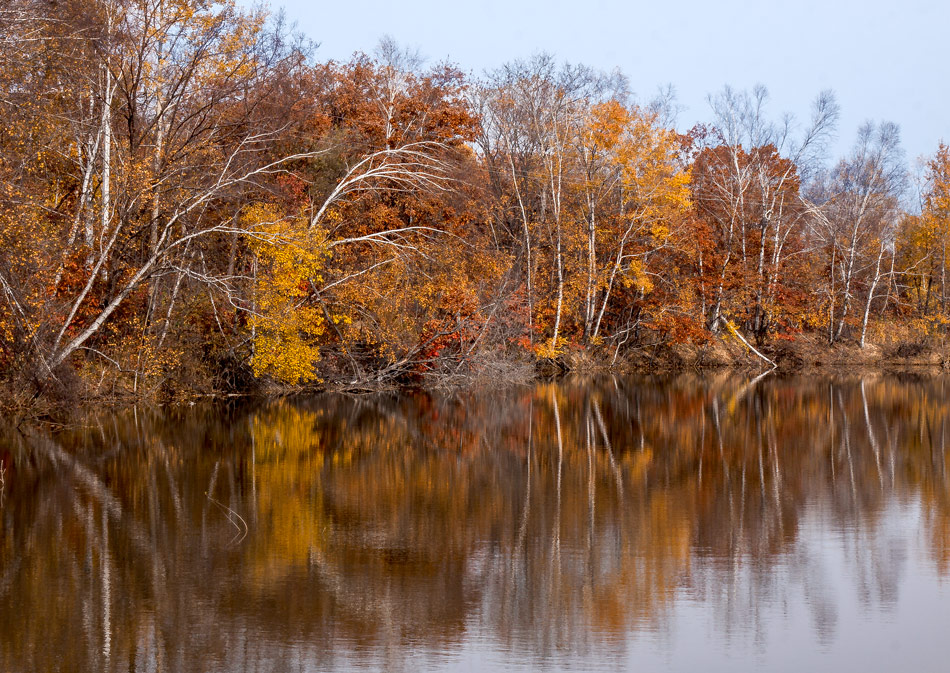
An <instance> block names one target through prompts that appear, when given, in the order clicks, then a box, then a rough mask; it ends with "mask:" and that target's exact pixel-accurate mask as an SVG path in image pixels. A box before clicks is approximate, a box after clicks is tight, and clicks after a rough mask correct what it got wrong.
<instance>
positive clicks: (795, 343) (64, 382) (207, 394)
mask: <svg viewBox="0 0 950 673" xmlns="http://www.w3.org/2000/svg"><path fill="white" fill-rule="evenodd" d="M750 346H751V345H747V344H745V343H743V342H742V341H740V340H739V339H737V338H735V337H734V336H732V335H715V336H710V337H708V338H707V339H705V340H704V341H703V342H702V343H680V344H671V343H658V344H655V345H652V346H642V347H639V348H636V349H630V350H629V351H628V352H627V353H623V354H618V353H617V352H616V351H613V350H611V349H606V348H597V347H592V348H583V347H569V348H566V349H565V350H564V352H562V353H561V354H560V355H559V356H558V357H557V358H553V359H551V358H533V357H531V356H530V354H529V353H528V352H524V353H522V354H520V355H518V356H509V357H498V356H486V355H484V354H483V355H482V356H481V357H475V358H473V361H472V363H470V364H469V365H468V366H467V367H466V368H465V369H464V370H460V369H458V368H451V367H444V368H441V369H440V368H439V367H432V368H431V369H429V370H427V371H424V372H420V373H419V374H418V375H415V376H411V377H401V378H385V377H375V378H374V377H373V375H372V374H371V373H368V372H367V373H364V376H363V377H362V378H359V379H355V378H350V377H346V376H342V375H340V373H339V372H337V374H336V375H335V376H326V377H325V378H323V379H322V380H320V381H317V382H311V383H307V384H303V385H287V384H281V383H278V382H275V381H273V380H270V379H266V378H265V379H253V378H252V377H251V376H250V375H247V376H242V377H238V378H236V379H235V378H232V379H231V380H232V381H236V382H237V383H238V385H234V386H222V385H220V382H221V381H222V380H224V379H217V383H218V385H214V383H215V381H214V380H213V379H205V380H201V381H197V380H196V379H193V378H192V379H191V380H190V382H189V379H188V378H185V377H176V376H174V374H175V372H172V373H170V374H169V375H168V376H166V379H165V382H164V383H163V384H162V385H158V386H156V385H154V382H153V385H151V386H148V385H140V386H139V387H138V388H136V386H135V384H136V383H137V382H135V381H130V382H127V383H128V384H127V385H113V386H112V387H111V389H110V390H108V391H103V390H102V389H101V386H96V381H94V380H89V378H88V377H85V376H83V373H82V372H67V375H66V376H65V377H64V376H61V377H59V378H58V379H57V380H56V381H54V382H51V383H49V384H47V385H46V386H45V387H39V386H33V387H32V389H31V386H30V385H24V384H23V383H22V382H20V384H19V385H16V382H12V381H6V382H4V383H3V386H2V388H0V413H2V415H3V416H4V417H5V418H6V419H7V420H8V421H10V420H12V421H13V423H14V424H15V425H16V424H20V423H22V422H24V421H26V420H35V419H44V418H46V419H49V418H59V417H62V416H63V415H64V414H65V415H69V412H70V411H72V410H74V409H77V408H85V407H87V406H105V407H125V406H131V405H133V404H141V403H145V404H151V405H168V404H172V405H174V404H182V403H184V404H193V403H196V402H200V401H208V400H216V401H227V400H239V399H269V398H278V397H287V396H295V395H307V394H318V393H322V392H344V393H350V394H367V393H378V392H397V391H403V390H414V389H415V390H419V389H422V390H426V389H441V390H463V389H469V388H478V387H483V386H511V385H527V384H529V383H531V382H532V381H535V380H544V379H552V378H560V377H563V376H566V375H571V374H579V375H601V374H617V375H636V374H655V373H664V374H669V373H676V372H680V371H689V370H694V371H712V370H734V371H748V372H750V373H752V372H755V373H761V372H765V371H769V370H774V371H777V372H784V373H790V372H818V371H822V370H832V371H833V370H838V369H842V368H848V369H849V370H854V369H855V368H857V369H862V370H868V371H875V370H880V371H891V370H913V371H920V370H933V371H935V372H936V371H940V370H946V369H948V367H950V349H948V348H947V345H946V344H945V343H943V342H942V341H941V340H939V339H935V338H923V339H922V338H908V337H907V335H901V334H897V333H892V334H890V335H880V336H879V338H878V340H876V341H874V342H871V341H869V342H867V343H866V344H865V345H864V347H863V348H862V347H860V346H859V345H858V344H857V343H850V342H845V343H836V344H834V345H829V344H828V343H827V340H826V339H824V338H823V337H821V336H819V335H817V334H803V335H797V336H796V337H795V338H792V339H789V338H784V339H774V340H771V341H770V342H767V343H764V344H758V345H757V346H751V347H750ZM753 349H754V350H753ZM331 371H332V370H331ZM169 381H175V382H176V384H174V385H170V384H169V383H168V382H169ZM196 382H199V383H201V385H190V384H189V383H196Z"/></svg>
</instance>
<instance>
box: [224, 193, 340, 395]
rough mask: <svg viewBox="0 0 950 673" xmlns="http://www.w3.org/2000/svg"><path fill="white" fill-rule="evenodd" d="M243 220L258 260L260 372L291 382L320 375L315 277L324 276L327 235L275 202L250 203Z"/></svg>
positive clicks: (255, 328) (254, 321)
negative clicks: (313, 289)
mask: <svg viewBox="0 0 950 673" xmlns="http://www.w3.org/2000/svg"><path fill="white" fill-rule="evenodd" d="M243 220H244V221H243V224H244V226H245V228H246V230H247V232H248V237H249V239H250V246H251V249H252V251H253V252H254V254H255V255H256V265H257V268H256V274H255V279H254V284H255V287H254V310H253V313H252V317H251V329H252V334H253V341H254V357H253V360H252V367H253V370H254V375H255V376H264V375H269V376H272V377H273V378H275V379H277V380H278V381H281V382H284V383H290V384H295V383H301V382H306V381H312V380H315V379H316V374H315V371H314V365H315V363H316V362H317V361H318V360H319V359H320V352H319V347H318V345H317V343H316V342H317V339H318V338H319V337H320V335H321V334H323V330H324V320H323V316H322V315H321V312H320V310H319V308H318V307H316V306H315V305H314V304H313V297H312V292H311V283H319V282H321V280H322V278H321V276H320V270H321V269H322V268H323V262H324V259H325V257H326V256H327V255H328V252H327V247H326V237H325V235H324V233H323V231H322V230H320V229H317V228H310V227H308V221H307V219H306V218H305V217H285V216H284V215H283V214H282V213H280V212H279V210H278V209H277V208H276V207H275V206H273V205H270V204H254V205H252V206H249V207H248V208H246V209H245V211H244V214H243Z"/></svg>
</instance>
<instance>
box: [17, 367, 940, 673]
mask: <svg viewBox="0 0 950 673" xmlns="http://www.w3.org/2000/svg"><path fill="white" fill-rule="evenodd" d="M948 385H950V379H947V378H944V377H932V378H931V377H922V378H906V377H905V378H900V377H874V378H865V379H858V378H839V379H835V378H822V379H796V378H791V379H781V378H775V377H765V378H761V379H758V380H754V381H749V380H738V379H737V378H736V377H735V376H732V375H726V374H723V375H719V376H714V377H698V376H681V377H677V378H672V379H657V380H644V379H636V380H632V379H612V378H610V379H603V380H598V381H593V382H592V381H589V380H585V381H580V380H578V381H574V380H569V381H565V382H561V383H557V384H544V385H539V386H537V387H534V388H513V389H509V390H502V391H475V392H470V393H463V394H457V395H446V396H435V395H427V394H421V393H418V394H411V395H404V396H398V397H396V396H374V397H349V396H330V395H327V396H321V397H318V398H314V399H311V400H307V401H295V402H290V401H281V402H275V403H273V404H269V405H266V406H263V407H258V408H244V409H220V408H204V409H199V410H188V411H183V410H179V411H172V412H168V413H164V414H162V413H158V412H143V411H141V410H137V411H133V412H129V413H127V414H123V415H120V416H106V415H101V416H96V415H91V416H89V417H87V418H86V419H85V421H84V424H83V428H82V429H79V430H72V431H69V432H62V433H59V434H57V435H55V436H51V435H48V434H43V433H42V432H39V431H33V432H30V433H28V434H25V435H23V434H19V433H16V432H7V433H5V435H4V436H3V440H2V441H3V444H2V448H0V459H2V465H3V470H4V471H3V473H4V493H3V500H2V509H0V532H2V536H0V540H2V547H0V606H2V608H0V669H2V670H5V671H51V670H62V671H72V670H75V671H86V670H104V671H111V670H123V671H129V670H131V671H152V670H156V671H157V670H162V671H164V670H172V671H177V670H181V671H186V670H187V671H234V670H236V671H256V670H282V669H283V668H290V669H293V670H297V669H299V668H303V669H308V668H346V667H352V668H366V667H369V668H375V667H380V668H383V669H385V670H399V669H407V668H413V667H416V665H417V663H418V662H419V661H420V657H422V658H423V659H424V660H425V662H427V663H426V665H429V666H433V667H439V666H440V663H439V662H442V664H444V665H449V664H450V663H452V662H456V663H457V661H458V660H457V659H453V658H452V657H456V658H458V657H462V658H463V659H464V657H465V656H468V655H466V654H465V653H466V652H469V653H470V652H471V651H472V648H475V649H478V648H482V649H488V650H491V651H492V652H495V653H496V655H497V656H498V657H499V659H498V661H499V662H500V663H499V665H502V664H505V663H506V662H507V663H509V664H512V665H513V664H516V663H518V662H521V663H525V662H527V663H529V664H530V663H531V662H534V663H535V664H538V665H540V664H544V663H545V662H547V663H550V664H552V665H559V663H558V662H561V663H564V662H570V661H574V662H577V661H587V662H590V661H593V660H595V659H596V660H597V661H601V662H610V661H615V662H616V661H620V662H622V661H623V659H624V657H625V653H626V652H627V651H628V649H629V648H630V647H631V643H636V642H638V639H641V638H650V639H654V640H657V641H660V642H663V643H665V647H669V648H674V649H675V648H678V647H685V646H688V645H689V644H688V643H682V642H678V641H677V640H676V638H675V637H674V629H673V628H672V626H671V625H672V624H673V623H674V622H675V620H676V618H677V612H678V611H682V610H684V609H685V608H684V607H683V606H699V608H700V609H701V610H704V611H706V612H708V613H709V614H710V615H711V617H710V619H711V622H712V623H714V624H715V628H716V630H717V633H718V634H719V635H718V636H717V638H719V639H720V640H721V642H723V643H725V645H724V646H726V647H735V648H738V652H739V653H740V654H741V652H743V651H745V650H744V649H743V648H746V647H754V643H755V642H762V641H763V640H764V639H766V638H767V636H768V633H769V631H770V629H771V630H774V629H783V628H794V625H789V624H787V623H786V624H783V623H775V620H774V619H773V618H772V616H773V615H774V614H775V607H776V606H784V607H783V609H784V610H786V612H788V611H789V610H791V612H792V613H794V612H795V610H797V609H798V608H797V607H796V606H800V607H801V608H802V609H803V610H804V611H805V612H806V613H807V615H808V617H807V620H806V623H807V624H808V626H807V628H808V629H810V630H811V636H810V637H811V638H812V639H813V640H814V642H816V643H818V644H820V645H828V644H830V643H833V642H834V641H835V639H836V634H837V632H838V630H839V629H840V628H841V620H842V619H843V617H842V615H841V614H840V609H839V599H840V595H841V594H842V593H844V592H851V593H854V594H855V595H856V596H857V597H858V602H859V604H860V606H861V608H862V609H863V610H865V611H867V612H868V613H873V612H875V611H883V612H884V613H887V612H888V611H890V610H893V607H894V606H895V605H896V604H897V602H898V600H899V598H900V592H901V587H902V585H903V582H904V581H905V579H906V578H907V577H908V575H909V574H912V573H915V572H917V570H916V569H915V568H914V567H913V563H914V561H913V558H912V554H913V553H914V550H915V549H916V547H920V541H919V536H921V535H922V536H923V540H924V544H923V547H922V548H923V550H924V553H925V559H926V560H925V563H924V565H925V566H926V567H927V568H928V569H929V572H930V573H932V575H933V577H934V578H935V581H936V578H946V576H947V575H948V571H950V479H948V475H947V459H948V451H947V446H946V436H947V420H948V418H950V411H948V408H947V406H946V404H945V400H946V399H947V392H948ZM828 539H833V540H836V541H837V544H838V546H839V549H840V552H841V553H840V558H843V559H845V565H846V566H847V567H846V568H845V570H844V573H845V576H846V577H847V578H848V579H849V582H850V586H837V584H840V577H839V575H840V574H841V573H839V572H838V570H837V569H836V568H834V567H833V565H830V562H829V553H828V548H827V544H826V543H825V542H822V541H823V540H824V541H827V540H828ZM835 578H838V579H835ZM788 606H792V607H791V608H790V607H788ZM730 643H731V645H730ZM749 643H752V645H749ZM439 657H442V658H441V659H440V658H439Z"/></svg>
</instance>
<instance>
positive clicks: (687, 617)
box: [626, 503, 950, 673]
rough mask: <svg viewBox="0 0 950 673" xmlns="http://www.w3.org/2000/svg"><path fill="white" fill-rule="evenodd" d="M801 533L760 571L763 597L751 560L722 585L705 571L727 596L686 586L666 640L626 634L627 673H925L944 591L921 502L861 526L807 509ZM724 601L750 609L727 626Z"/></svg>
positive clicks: (938, 640) (941, 656) (937, 638)
mask: <svg viewBox="0 0 950 673" xmlns="http://www.w3.org/2000/svg"><path fill="white" fill-rule="evenodd" d="M799 533H800V537H799V539H798V541H797V542H796V545H795V549H794V551H793V552H791V553H790V554H789V555H788V558H787V560H786V562H785V563H782V564H779V565H774V566H772V567H771V568H770V569H768V570H767V571H765V572H768V573H769V575H770V578H769V580H770V585H769V586H770V588H771V589H772V590H774V593H773V594H772V595H760V594H757V587H758V586H759V584H758V581H759V578H756V577H755V574H756V571H755V569H754V568H752V567H751V566H750V565H748V564H746V565H741V566H739V567H737V568H736V569H735V571H734V572H733V573H732V574H733V577H731V578H727V577H725V574H724V573H722V572H721V571H716V572H713V573H711V576H710V577H709V578H708V581H709V582H710V583H711V584H714V585H716V587H717V590H719V591H722V588H723V587H724V586H725V587H729V590H730V592H731V595H728V596H725V595H721V594H720V595H717V596H709V595H707V596H706V600H697V599H696V598H695V597H694V595H693V594H694V592H693V591H692V590H684V591H683V592H682V593H681V595H680V596H679V597H678V598H677V600H676V604H675V607H674V608H673V610H672V613H673V614H674V620H673V622H674V623H673V627H672V630H671V632H670V633H669V634H664V635H663V636H662V637H659V638H655V639H651V638H644V637H643V634H636V635H634V636H633V637H631V639H630V641H629V643H628V649H627V662H626V665H627V670H640V671H655V670H674V671H711V672H716V671H723V672H727V671H728V672H730V673H732V672H733V671H736V670H752V669H757V670H766V671H790V672H791V671H795V672H801V671H861V672H873V671H902V670H903V671H930V670H934V669H933V666H934V663H935V662H939V661H943V660H945V659H946V656H947V618H948V606H950V585H948V584H947V583H946V582H943V583H941V582H940V578H939V577H938V576H937V574H936V569H935V567H934V564H933V561H932V559H931V558H930V556H929V550H928V549H927V546H926V543H925V541H924V540H923V536H922V528H921V515H920V507H919V505H916V504H915V505H907V506H899V505H897V504H894V503H892V504H891V505H889V506H888V507H887V508H886V510H885V511H884V512H882V514H881V518H880V520H879V521H877V522H876V523H875V524H874V529H873V530H869V529H867V528H866V527H864V526H863V525H862V524H860V523H859V524H857V525H848V526H847V527H844V528H842V527H840V526H837V525H833V524H831V523H829V517H828V516H827V512H822V511H821V508H820V506H818V505H815V504H813V505H811V506H810V508H809V511H808V512H807V513H806V514H805V516H804V518H803V520H802V525H801V528H800V531H799ZM698 574H702V571H700V572H699V573H698ZM726 600H728V601H732V602H733V603H734V604H735V605H737V606H738V607H739V609H751V610H752V612H751V613H750V614H746V615H745V618H744V619H743V618H742V616H740V618H739V619H736V620H733V619H729V620H728V622H726V621H724V620H725V619H726V615H724V614H723V611H722V606H721V605H717V603H720V602H721V601H726ZM726 623H728V624H730V626H729V627H727V626H726ZM743 624H744V625H745V626H744V627H743V626H742V625H743ZM737 627H738V630H737ZM727 631H729V633H728V635H727V636H724V634H725V633H726V632H727Z"/></svg>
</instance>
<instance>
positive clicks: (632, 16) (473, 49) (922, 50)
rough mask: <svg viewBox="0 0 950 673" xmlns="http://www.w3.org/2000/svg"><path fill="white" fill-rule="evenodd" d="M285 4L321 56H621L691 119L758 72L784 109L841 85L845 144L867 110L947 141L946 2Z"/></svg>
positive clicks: (492, 61) (375, 0) (804, 110)
mask: <svg viewBox="0 0 950 673" xmlns="http://www.w3.org/2000/svg"><path fill="white" fill-rule="evenodd" d="M281 6H283V7H284V8H285V11H286V14H287V18H288V19H290V20H292V21H296V22H297V24H298V27H299V28H300V29H301V30H302V31H303V32H304V33H306V34H307V35H308V36H309V37H311V38H312V39H314V40H316V41H317V42H319V43H320V44H321V46H320V48H319V50H318V52H317V56H318V58H320V59H321V60H325V59H331V58H332V59H337V60H345V59H347V58H349V56H350V55H351V54H352V53H353V52H355V51H366V52H369V51H371V50H372V49H373V47H374V46H375V44H376V43H377V41H378V40H379V38H380V37H381V36H383V35H385V34H389V35H391V36H392V37H393V38H395V39H396V41H397V42H399V43H400V44H403V45H406V46H410V47H415V48H418V49H419V51H420V52H421V53H422V55H423V56H425V57H427V58H428V59H429V60H430V61H439V60H443V59H446V58H448V59H449V60H451V61H452V62H454V63H455V64H457V65H458V66H459V67H460V68H461V69H462V70H465V71H470V72H473V73H476V74H480V73H481V72H482V71H483V70H485V69H486V68H494V67H497V66H498V65H501V64H502V63H504V62H505V61H508V60H511V59H514V58H519V57H526V56H530V55H531V54H532V53H533V52H536V51H548V52H551V53H553V54H555V55H556V56H557V57H558V58H559V59H561V60H568V61H571V62H580V63H585V64H587V65H590V66H594V67H597V68H600V69H604V70H610V69H613V68H614V67H619V68H620V69H621V70H622V71H623V72H624V73H626V75H627V76H628V77H629V78H630V82H631V85H632V87H633V89H634V91H635V92H636V94H637V95H638V97H639V98H641V99H648V98H650V97H651V96H652V95H653V94H654V93H655V91H656V90H657V88H658V87H660V86H662V85H665V84H667V83H670V84H673V85H674V86H675V87H676V91H677V94H678V101H679V104H680V105H681V106H682V107H683V108H684V109H683V111H682V112H681V113H680V115H679V124H678V125H679V127H680V128H681V129H685V128H688V127H689V126H691V125H692V124H693V123H694V122H696V121H703V120H708V119H709V118H710V113H709V107H708V105H707V103H706V95H707V94H708V93H710V92H713V91H716V90H718V89H720V88H721V87H722V86H723V85H724V84H730V85H732V86H733V87H736V88H747V87H751V86H752V85H754V84H756V83H762V84H764V85H766V86H767V87H768V89H769V92H770V94H771V105H770V109H771V112H772V114H773V116H774V117H776V118H777V117H778V116H779V115H780V113H782V112H784V111H789V112H792V113H794V114H795V115H796V117H798V118H799V119H801V120H804V119H805V118H806V117H807V115H808V110H809V105H810V102H811V100H812V99H813V98H814V96H815V94H817V93H818V91H820V90H821V89H826V88H830V89H833V90H834V91H835V93H836V94H837V97H838V102H839V103H840V105H841V111H842V115H841V121H840V123H839V126H838V136H839V138H838V141H837V142H836V143H835V144H834V145H833V147H832V152H833V153H834V154H836V155H837V154H841V153H843V152H846V151H847V149H848V148H849V147H850V145H851V143H852V140H853V138H854V136H855V132H856V130H857V127H858V125H859V124H861V123H862V122H863V121H865V120H868V119H871V120H875V121H880V120H888V121H894V122H896V123H898V124H899V125H900V127H901V137H902V139H903V142H904V147H905V149H906V151H907V156H908V160H909V163H912V161H913V159H914V158H915V157H917V156H918V155H921V154H932V153H933V152H934V151H935V150H936V148H937V144H938V142H939V141H940V140H941V139H945V140H948V141H950V47H948V44H950V39H948V38H950V0H903V2H897V1H896V0H890V1H888V2H883V1H880V0H824V1H821V0H799V1H797V2H775V1H770V0H709V1H707V2H702V1H699V0H681V1H680V2H673V1H670V0H665V1H664V0H651V1H650V2H643V1H640V0H631V1H629V2H616V1H612V2H607V1H604V0H589V1H588V2H586V3H582V2H562V1H560V0H548V1H547V2H537V1H518V0H507V1H505V0H485V1H484V2H481V3H478V2H473V3H457V2H450V1H447V0H446V1H442V2H439V1H437V0H402V1H398V2H385V1H382V0H361V1H359V2H340V1H339V0H335V1H334V2H312V1H311V2H307V1H306V0H271V8H272V9H275V10H276V9H278V8H280V7H281Z"/></svg>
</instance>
